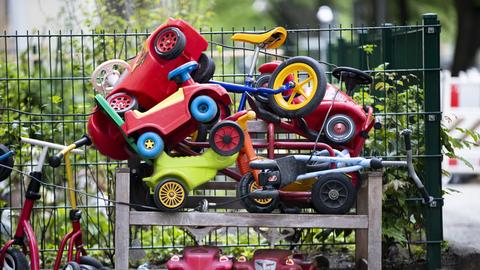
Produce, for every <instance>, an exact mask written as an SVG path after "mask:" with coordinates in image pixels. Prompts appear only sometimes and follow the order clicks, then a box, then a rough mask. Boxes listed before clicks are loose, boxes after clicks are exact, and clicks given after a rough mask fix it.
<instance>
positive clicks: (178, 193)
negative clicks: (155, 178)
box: [153, 178, 188, 212]
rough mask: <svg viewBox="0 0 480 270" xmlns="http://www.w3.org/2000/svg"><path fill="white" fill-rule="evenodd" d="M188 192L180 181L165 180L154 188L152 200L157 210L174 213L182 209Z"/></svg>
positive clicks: (173, 179)
mask: <svg viewBox="0 0 480 270" xmlns="http://www.w3.org/2000/svg"><path fill="white" fill-rule="evenodd" d="M187 196H188V191H187V189H186V188H185V186H184V185H183V183H182V182H181V181H179V180H178V179H175V178H166V179H164V180H162V181H160V183H158V184H157V185H156V186H155V192H154V196H153V200H154V202H155V205H156V206H157V208H158V209H160V210H161V211H165V212H175V211H177V210H179V209H181V208H182V207H183V205H184V204H185V202H186V200H187Z"/></svg>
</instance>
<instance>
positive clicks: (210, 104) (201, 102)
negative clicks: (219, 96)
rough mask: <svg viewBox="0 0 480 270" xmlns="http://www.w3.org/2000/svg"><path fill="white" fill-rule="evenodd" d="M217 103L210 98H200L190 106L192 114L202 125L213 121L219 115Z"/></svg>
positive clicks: (203, 96)
mask: <svg viewBox="0 0 480 270" xmlns="http://www.w3.org/2000/svg"><path fill="white" fill-rule="evenodd" d="M217 112H218V107H217V103H215V101H214V100H213V99H212V98H211V97H209V96H205V95H202V96H198V97H196V98H195V99H194V100H193V101H192V103H191V104H190V113H191V114H192V116H193V118H195V120H197V121H198V122H201V123H207V122H210V121H212V120H213V119H214V118H215V116H216V115H217Z"/></svg>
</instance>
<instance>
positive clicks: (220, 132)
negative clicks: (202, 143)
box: [208, 120, 245, 156]
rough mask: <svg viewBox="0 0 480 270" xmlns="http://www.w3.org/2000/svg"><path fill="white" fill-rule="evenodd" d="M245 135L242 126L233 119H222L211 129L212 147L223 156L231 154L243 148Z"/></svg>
mask: <svg viewBox="0 0 480 270" xmlns="http://www.w3.org/2000/svg"><path fill="white" fill-rule="evenodd" d="M244 140H245V136H244V134H243V130H242V128H241V127H240V126H239V125H238V124H237V123H235V122H233V121H228V120H225V121H221V122H219V123H217V124H216V125H215V126H214V127H213V128H212V130H211V131H210V137H209V138H208V142H209V144H210V147H211V148H212V149H213V151H215V152H216V153H217V154H219V155H221V156H231V155H233V154H236V153H238V152H239V151H240V149H242V147H243V142H244Z"/></svg>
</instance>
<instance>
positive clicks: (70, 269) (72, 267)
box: [25, 262, 81, 270]
mask: <svg viewBox="0 0 480 270" xmlns="http://www.w3.org/2000/svg"><path fill="white" fill-rule="evenodd" d="M25 269H27V268H25ZM63 270H81V268H80V265H79V264H78V263H76V262H68V263H67V265H65V266H64V267H63Z"/></svg>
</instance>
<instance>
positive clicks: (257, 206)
mask: <svg viewBox="0 0 480 270" xmlns="http://www.w3.org/2000/svg"><path fill="white" fill-rule="evenodd" d="M258 188H259V187H258V185H257V183H256V182H255V178H254V177H253V174H252V173H251V172H249V173H247V174H245V175H244V176H242V179H240V183H239V184H238V195H237V196H240V198H241V201H242V204H243V207H245V209H246V210H247V211H248V212H250V213H271V212H273V210H275V209H276V208H277V205H278V203H279V199H278V198H266V199H254V198H251V197H250V196H248V194H250V193H251V192H253V191H254V190H256V189H258Z"/></svg>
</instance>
